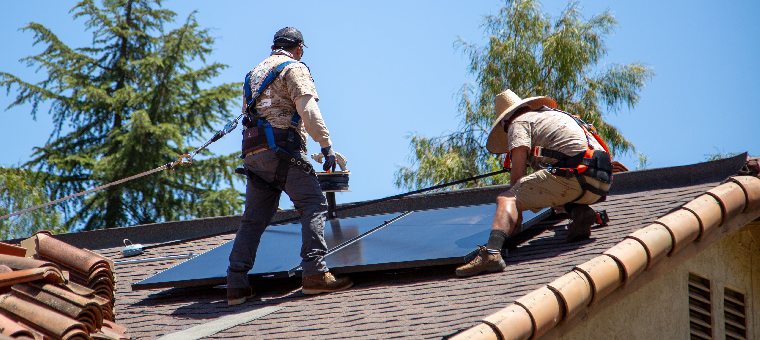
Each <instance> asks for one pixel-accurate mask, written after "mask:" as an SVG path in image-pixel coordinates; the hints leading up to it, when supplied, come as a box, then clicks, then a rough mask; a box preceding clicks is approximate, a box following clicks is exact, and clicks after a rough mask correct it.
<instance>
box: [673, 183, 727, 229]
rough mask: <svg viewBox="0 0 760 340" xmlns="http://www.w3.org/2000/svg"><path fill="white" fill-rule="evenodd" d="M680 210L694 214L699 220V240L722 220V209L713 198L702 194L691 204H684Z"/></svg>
mask: <svg viewBox="0 0 760 340" xmlns="http://www.w3.org/2000/svg"><path fill="white" fill-rule="evenodd" d="M681 209H685V210H688V211H691V212H692V213H694V215H696V216H697V219H698V220H699V228H700V230H701V232H700V236H699V237H700V239H701V238H703V237H705V236H706V235H707V234H709V233H711V232H712V231H713V230H714V229H715V228H717V227H718V226H719V225H720V223H721V221H722V220H723V209H721V207H720V203H718V200H717V199H715V197H713V196H711V195H707V194H704V195H702V196H699V197H697V198H695V199H693V200H691V202H689V203H686V204H684V205H683V206H682V207H681Z"/></svg>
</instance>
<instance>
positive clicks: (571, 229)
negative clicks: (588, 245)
mask: <svg viewBox="0 0 760 340" xmlns="http://www.w3.org/2000/svg"><path fill="white" fill-rule="evenodd" d="M570 218H572V219H573V222H571V223H570V225H568V226H567V230H568V233H567V238H566V240H567V242H577V241H582V240H585V239H587V238H589V237H591V226H592V225H594V223H596V211H594V209H591V207H589V206H587V205H579V206H577V207H575V208H573V211H571V212H570Z"/></svg>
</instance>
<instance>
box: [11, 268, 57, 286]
mask: <svg viewBox="0 0 760 340" xmlns="http://www.w3.org/2000/svg"><path fill="white" fill-rule="evenodd" d="M36 280H42V281H44V282H48V283H62V282H63V281H64V280H63V274H61V272H60V271H59V270H58V269H56V268H52V267H43V268H33V269H22V270H15V271H12V272H9V273H2V274H0V287H10V286H13V285H15V284H17V283H24V282H30V281H36Z"/></svg>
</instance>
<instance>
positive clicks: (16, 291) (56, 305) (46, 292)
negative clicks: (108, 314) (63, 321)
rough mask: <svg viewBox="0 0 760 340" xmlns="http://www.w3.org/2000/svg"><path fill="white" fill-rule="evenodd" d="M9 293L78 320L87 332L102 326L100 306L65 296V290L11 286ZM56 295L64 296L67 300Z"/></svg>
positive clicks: (23, 285)
mask: <svg viewBox="0 0 760 340" xmlns="http://www.w3.org/2000/svg"><path fill="white" fill-rule="evenodd" d="M43 287H44V288H46V289H43ZM11 293H12V294H13V295H15V296H18V297H20V298H22V299H26V300H29V301H33V302H36V303H38V304H40V305H44V306H47V307H48V308H50V309H53V310H56V311H58V312H60V313H61V314H63V315H66V316H68V317H70V318H72V319H75V320H78V321H79V322H81V323H82V324H83V325H85V327H87V331H88V332H94V331H95V330H96V329H98V328H100V327H102V326H103V310H102V308H101V307H100V305H98V304H97V303H96V302H94V301H92V300H90V299H86V298H83V297H80V296H76V295H75V294H66V293H67V292H66V291H65V290H62V289H59V288H56V287H55V286H54V285H49V284H48V285H45V286H37V285H34V284H17V285H14V286H13V289H12V292H11ZM58 294H64V295H66V297H68V299H67V298H65V297H63V296H61V295H58ZM72 295H74V296H72ZM72 300H73V301H72Z"/></svg>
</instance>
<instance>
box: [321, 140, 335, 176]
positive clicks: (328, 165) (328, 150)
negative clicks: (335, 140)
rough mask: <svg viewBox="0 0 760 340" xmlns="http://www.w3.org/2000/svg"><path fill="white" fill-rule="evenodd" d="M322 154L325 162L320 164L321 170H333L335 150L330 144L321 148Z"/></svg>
mask: <svg viewBox="0 0 760 340" xmlns="http://www.w3.org/2000/svg"><path fill="white" fill-rule="evenodd" d="M322 154H323V155H325V163H324V164H322V170H324V171H328V170H331V171H335V151H334V150H333V149H332V145H330V146H326V147H324V148H322Z"/></svg>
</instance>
